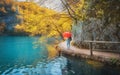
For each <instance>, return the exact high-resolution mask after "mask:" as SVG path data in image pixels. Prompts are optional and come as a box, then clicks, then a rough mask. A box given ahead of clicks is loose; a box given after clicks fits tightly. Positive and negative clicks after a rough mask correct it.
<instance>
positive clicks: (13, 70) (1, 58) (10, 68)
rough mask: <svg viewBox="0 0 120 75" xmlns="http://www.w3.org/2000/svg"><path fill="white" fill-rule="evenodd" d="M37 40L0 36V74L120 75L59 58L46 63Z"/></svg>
mask: <svg viewBox="0 0 120 75" xmlns="http://www.w3.org/2000/svg"><path fill="white" fill-rule="evenodd" d="M38 39H39V37H27V36H0V75H120V69H118V68H112V67H110V66H103V67H100V68H95V67H93V66H91V65H89V64H87V63H86V60H84V59H77V58H73V57H67V56H60V57H57V58H55V59H52V60H47V58H48V51H47V49H46V47H45V46H44V44H41V43H38Z"/></svg>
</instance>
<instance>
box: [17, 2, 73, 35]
mask: <svg viewBox="0 0 120 75" xmlns="http://www.w3.org/2000/svg"><path fill="white" fill-rule="evenodd" d="M19 11H20V13H21V15H22V17H23V23H22V24H20V26H21V27H17V26H16V27H15V29H16V31H17V30H18V31H19V30H24V31H25V32H28V33H30V34H31V35H39V34H40V35H47V36H48V37H51V36H61V34H62V33H63V32H64V31H70V30H71V25H72V20H71V18H70V17H69V16H68V15H67V14H64V15H63V14H61V13H57V12H55V11H53V10H50V9H47V8H42V7H39V6H38V5H36V4H34V3H24V2H21V3H19Z"/></svg>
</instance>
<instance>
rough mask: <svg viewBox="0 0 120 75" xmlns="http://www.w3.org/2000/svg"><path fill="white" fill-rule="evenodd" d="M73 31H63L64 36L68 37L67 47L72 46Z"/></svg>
mask: <svg viewBox="0 0 120 75" xmlns="http://www.w3.org/2000/svg"><path fill="white" fill-rule="evenodd" d="M71 36H72V33H71V32H64V33H63V37H64V38H65V39H66V46H67V49H69V48H70V42H71V40H72V37H71Z"/></svg>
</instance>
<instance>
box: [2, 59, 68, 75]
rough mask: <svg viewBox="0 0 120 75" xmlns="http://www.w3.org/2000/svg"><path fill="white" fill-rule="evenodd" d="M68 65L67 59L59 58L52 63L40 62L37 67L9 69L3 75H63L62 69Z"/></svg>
mask: <svg viewBox="0 0 120 75" xmlns="http://www.w3.org/2000/svg"><path fill="white" fill-rule="evenodd" d="M66 65H67V59H66V58H65V57H59V58H56V59H54V60H52V61H50V60H49V61H47V62H38V63H37V65H36V66H35V67H33V66H32V65H28V66H22V67H20V68H9V69H8V70H6V71H5V72H4V73H2V75H62V69H64V68H65V66H66Z"/></svg>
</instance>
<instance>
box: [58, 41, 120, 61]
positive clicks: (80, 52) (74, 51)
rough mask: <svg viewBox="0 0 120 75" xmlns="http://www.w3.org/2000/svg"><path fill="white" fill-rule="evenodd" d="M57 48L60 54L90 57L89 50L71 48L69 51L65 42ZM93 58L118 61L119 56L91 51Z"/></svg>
mask: <svg viewBox="0 0 120 75" xmlns="http://www.w3.org/2000/svg"><path fill="white" fill-rule="evenodd" d="M59 48H60V49H61V51H62V52H64V53H67V54H69V53H70V54H78V55H87V56H90V50H89V49H79V48H77V47H75V46H71V47H70V49H67V46H66V42H62V43H60V44H59ZM93 56H97V57H101V58H108V59H111V58H115V59H119V60H120V54H117V53H111V52H100V51H93Z"/></svg>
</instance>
